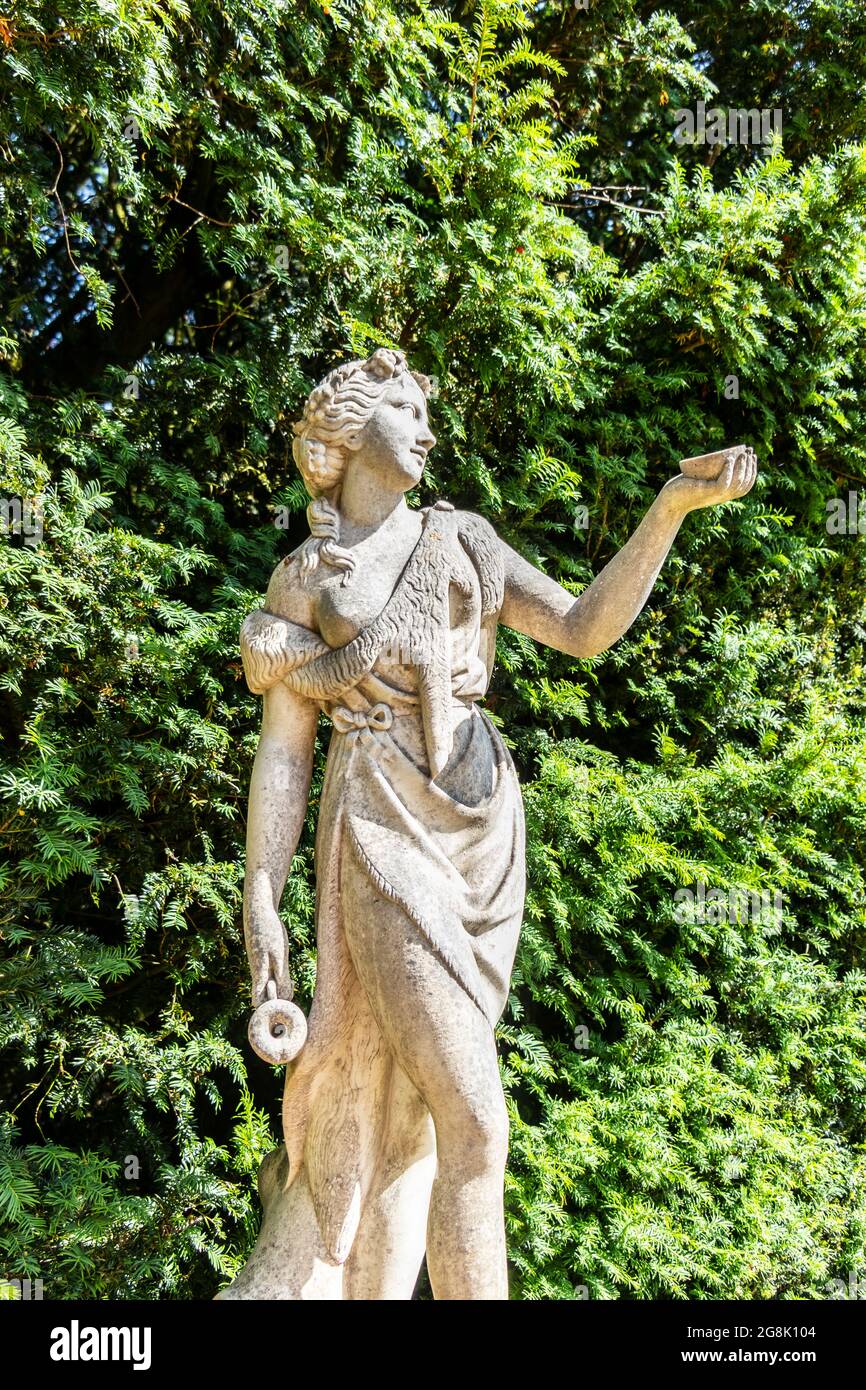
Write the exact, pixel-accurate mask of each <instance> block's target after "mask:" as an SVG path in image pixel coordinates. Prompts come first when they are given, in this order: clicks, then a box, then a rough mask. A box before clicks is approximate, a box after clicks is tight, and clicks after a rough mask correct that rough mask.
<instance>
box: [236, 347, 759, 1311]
mask: <svg viewBox="0 0 866 1390" xmlns="http://www.w3.org/2000/svg"><path fill="white" fill-rule="evenodd" d="M429 392H430V382H429V380H428V379H427V378H426V377H424V376H422V375H421V374H419V373H417V372H413V371H410V369H409V367H408V365H407V362H406V359H405V357H404V355H403V353H401V352H396V351H391V350H389V349H385V348H380V349H378V350H377V351H376V352H374V353H373V354H372V355H371V356H370V357H369V358H368V359H367V360H366V361H355V362H349V363H346V364H345V365H343V366H339V367H336V368H335V369H334V370H333V371H331V372H329V373H328V375H327V376H326V377H325V378H324V380H323V381H322V382H321V383H320V384H319V385H318V386H317V387H316V389H315V390H314V391H313V392H312V394H311V395H310V397H309V399H308V400H307V403H306V407H305V409H304V414H303V418H302V419H301V420H300V421H299V422H298V423H297V424H296V425H295V426H294V431H295V440H294V445H293V451H294V456H295V461H296V463H297V464H298V467H299V468H300V471H301V473H302V475H303V478H304V482H305V483H306V486H307V488H308V490H309V492H310V494H311V496H312V498H313V500H312V502H311V504H310V506H309V509H308V513H307V515H308V518H309V523H310V531H311V535H310V537H309V538H308V539H307V540H306V541H305V542H304V543H303V544H302V545H301V546H300V547H299V548H298V549H297V550H296V551H295V552H294V553H293V554H292V555H290V556H288V558H287V559H286V560H284V561H283V562H282V563H281V564H280V565H278V566H277V568H276V570H275V571H274V574H273V577H272V579H271V583H270V587H269V589H268V593H267V598H266V601H265V607H264V609H263V610H261V611H257V612H255V613H252V614H251V615H250V616H249V617H248V618H247V620H246V621H245V623H244V625H243V629H242V633H241V645H242V652H243V660H244V668H245V671H246V675H247V680H248V683H249V685H250V688H251V689H252V690H253V691H255V692H256V693H258V694H262V695H263V697H264V718H263V724H262V731H261V738H260V741H259V746H258V752H257V755H256V760H255V766H254V769H253V774H252V782H251V787H250V802H249V821H248V838H247V873H246V887H245V898H244V925H245V935H246V943H247V951H248V955H249V962H250V968H251V972H252V981H253V987H252V993H253V1003H254V1004H255V1005H258V1006H259V1009H258V1010H257V1015H256V1016H254V1021H253V1025H252V1027H251V1038H252V1040H253V1042H254V1045H255V1046H256V1047H257V1050H259V1051H261V1052H262V1055H263V1056H267V1057H269V1058H270V1059H271V1060H274V1061H283V1062H287V1063H288V1072H287V1079H286V1086H285V1096H284V1102H283V1129H284V1137H285V1143H284V1145H283V1146H282V1147H281V1148H280V1149H278V1150H276V1151H275V1152H274V1153H272V1154H269V1155H268V1157H267V1158H266V1159H265V1161H264V1163H263V1164H262V1168H261V1172H260V1175H259V1190H260V1194H261V1197H262V1202H263V1206H264V1221H263V1226H262V1230H261V1234H260V1236H259V1240H258V1244H257V1245H256V1247H255V1250H254V1251H253V1253H252V1255H251V1257H250V1259H249V1261H248V1262H247V1264H246V1265H245V1267H244V1268H243V1270H242V1271H241V1273H240V1274H239V1275H238V1277H237V1278H236V1279H235V1281H234V1283H232V1284H231V1285H230V1286H229V1287H228V1288H227V1289H225V1290H223V1291H222V1292H221V1293H220V1294H218V1295H217V1297H218V1298H221V1299H277V1298H289V1299H363V1298H366V1299H408V1298H410V1297H411V1296H412V1293H413V1290H414V1286H415V1283H416V1280H417V1277H418V1273H419V1269H420V1266H421V1262H422V1260H423V1258H424V1256H425V1254H426V1258H427V1268H428V1273H429V1278H430V1283H431V1286H432V1289H433V1293H434V1295H435V1297H436V1298H437V1299H440V1298H442V1299H505V1298H507V1297H508V1281H507V1271H506V1255H505V1231H504V1221H503V1173H504V1168H505V1161H506V1153H507V1147H508V1121H507V1115H506V1108H505V1101H504V1097H503V1092H502V1085H501V1082H500V1077H499V1068H498V1062H497V1053H496V1044H495V1040H494V1027H495V1025H496V1022H497V1020H498V1019H499V1017H500V1015H501V1013H502V1011H503V1009H504V1007H505V1004H506V1000H507V995H508V987H509V979H510V975H511V968H512V964H513V960H514V955H515V950H516V947H517V938H518V932H519V929H520V920H521V913H522V908H523V895H524V823H523V810H522V803H521V797H520V788H519V786H518V781H517V776H516V774H515V770H514V766H513V764H512V761H511V757H510V755H509V753H508V750H507V749H506V747H505V744H504V743H503V741H502V739H501V737H500V735H499V733H498V732H497V730H496V728H495V727H494V725H493V724H492V723H491V721H490V719H489V718H488V717H487V715H486V714H485V713H484V711H483V710H482V709H481V708H480V706H479V704H478V701H480V700H481V699H482V697H483V696H484V693H485V691H486V689H487V684H488V681H489V679H490V672H491V668H492V664H493V658H494V650H495V641H496V628H497V624H498V623H504V624H505V625H506V626H507V627H511V628H515V629H516V630H517V631H518V632H521V633H525V634H526V635H527V636H529V637H532V638H534V639H535V640H536V641H538V642H544V643H546V644H547V645H548V646H550V647H553V648H555V649H556V650H557V651H561V652H566V653H568V654H569V655H571V656H574V657H590V656H595V655H597V654H598V653H599V652H604V651H606V650H607V648H608V647H610V646H611V645H612V644H613V643H614V642H616V641H617V639H618V638H619V637H621V636H622V634H623V633H624V632H625V631H626V630H627V629H628V628H629V626H630V625H631V623H632V622H633V621H634V619H635V618H636V617H637V615H638V614H639V613H640V611H641V609H642V608H643V605H644V603H645V602H646V600H647V598H648V596H649V594H650V591H651V590H652V587H653V584H654V582H655V579H656V576H657V575H658V572H659V570H660V568H661V565H662V563H663V562H664V559H665V556H666V555H667V553H668V550H669V548H670V546H671V543H672V541H673V539H674V537H675V536H676V534H677V531H678V529H679V526H680V523H681V522H682V520H683V518H684V517H685V515H686V513H687V512H689V511H692V510H694V509H696V508H698V507H706V506H711V505H713V504H715V503H719V502H726V501H729V500H730V499H732V498H736V497H741V496H743V494H744V493H746V492H748V491H749V489H750V488H751V487H752V484H753V483H754V480H755V474H756V462H755V457H754V454H753V453H752V451H751V450H750V449H746V448H741V447H737V448H735V449H729V450H724V451H722V452H721V453H719V454H715V455H706V456H703V457H701V458H698V459H694V460H686V461H685V462H684V463H683V465H681V468H682V471H681V473H680V475H679V476H677V477H675V478H673V479H672V480H671V481H670V482H668V483H667V484H666V485H665V486H664V487H663V488H662V490H661V492H660V493H659V496H658V497H657V498H656V500H655V501H654V502H653V504H652V506H651V507H650V509H649V511H648V512H647V514H646V516H645V517H644V518H643V520H642V521H641V523H640V525H639V526H638V527H637V530H636V531H635V533H634V535H633V536H632V537H631V538H630V540H629V541H628V543H627V544H626V545H625V546H624V547H623V549H622V550H621V551H620V552H619V553H618V554H617V555H615V556H614V558H613V559H612V560H611V561H610V563H609V564H608V565H607V566H606V567H605V568H604V570H603V571H602V572H601V574H600V575H599V576H598V577H597V578H596V579H595V580H594V581H593V583H592V584H591V585H590V586H589V588H588V589H586V591H585V592H584V593H583V594H581V596H580V597H579V598H575V597H574V595H573V594H570V593H568V592H567V591H566V590H565V589H563V588H562V587H561V586H560V585H559V584H557V583H556V581H555V580H553V579H551V578H549V577H548V576H547V575H545V574H543V573H542V572H541V571H540V570H537V569H535V568H534V567H533V566H532V565H531V564H529V563H528V562H527V561H526V560H525V559H523V558H522V557H521V556H520V555H519V554H517V552H516V551H514V550H512V549H511V548H510V547H509V546H507V545H505V544H504V542H502V541H501V540H500V539H499V537H498V536H497V535H496V532H495V531H494V529H493V527H492V526H491V525H490V523H489V522H488V521H486V520H484V519H483V518H482V517H481V516H477V515H474V514H473V513H471V512H461V511H456V510H455V509H454V507H453V506H452V505H451V504H450V503H449V502H446V501H439V502H435V503H434V504H433V506H430V507H424V508H422V509H421V510H411V509H410V508H409V507H408V506H407V504H406V500H405V493H406V492H408V491H409V490H410V489H412V488H414V487H417V485H418V483H419V482H420V480H421V476H422V474H423V471H424V462H425V459H426V456H427V454H428V452H429V451H430V449H432V447H433V445H434V443H435V439H434V437H433V434H432V432H431V429H430V425H429V422H428V416H427V397H428V395H429ZM320 713H324V714H325V715H326V716H327V718H328V719H329V720H330V721H331V724H332V726H333V728H332V733H331V741H330V746H329V751H328V760H327V769H326V776H325V783H324V788H323V791H322V797H321V804H320V807H319V818H318V829H317V837H316V873H317V906H316V927H317V943H318V959H317V979H316V990H315V997H314V999H313V1003H312V1008H311V1010H310V1017H309V1027H308V1034H307V1037H306V1041H305V1042H304V1045H303V1046H302V1047H301V1049H300V1051H299V1052H298V1047H299V1045H300V1043H301V1042H303V1034H304V1020H303V1015H301V1014H300V1013H299V1011H298V1010H296V1009H295V1007H294V1005H292V1004H290V1003H289V1002H288V1001H290V1000H291V996H292V981H291V978H290V974H289V946H288V939H287V934H286V930H285V928H284V926H283V924H282V922H281V920H280V917H279V915H278V909H279V905H280V899H281V895H282V892H283V888H284V885H285V882H286V878H287V876H288V872H289V867H290V864H291V860H292V855H293V854H294V851H295V847H296V844H297V841H298V836H299V834H300V831H301V827H302V825H303V821H304V817H305V814H306V809H307V799H308V791H309V785H310V776H311V769H312V763H313V745H314V738H315V732H316V725H317V721H318V718H319V715H320ZM291 1058H294V1060H290V1059H291Z"/></svg>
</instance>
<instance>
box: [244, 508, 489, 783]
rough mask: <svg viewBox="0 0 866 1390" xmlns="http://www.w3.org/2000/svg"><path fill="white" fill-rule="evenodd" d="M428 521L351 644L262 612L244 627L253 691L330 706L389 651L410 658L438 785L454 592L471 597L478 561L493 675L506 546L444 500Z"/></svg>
mask: <svg viewBox="0 0 866 1390" xmlns="http://www.w3.org/2000/svg"><path fill="white" fill-rule="evenodd" d="M423 516H424V526H423V530H422V532H421V536H420V538H419V540H418V542H417V544H416V546H415V548H414V550H413V551H412V554H411V555H410V557H409V559H408V561H407V563H406V566H405V568H404V570H403V573H402V574H401V576H400V578H399V580H398V581H397V584H396V586H395V588H394V591H393V593H392V595H391V597H390V598H389V600H388V602H387V603H386V604H385V607H384V608H383V609H382V611H381V612H380V613H379V615H378V616H377V617H376V618H374V619H373V621H372V622H371V623H369V624H368V625H367V627H365V628H364V629H363V630H362V631H361V632H359V633H358V635H357V637H355V638H354V639H353V640H352V641H351V642H348V643H347V644H346V645H345V646H343V647H338V648H335V649H332V648H330V647H329V646H328V645H327V643H326V642H324V641H323V640H322V638H321V637H319V636H318V635H317V634H316V633H314V632H312V631H311V630H310V629H308V628H304V627H302V626H300V625H299V624H297V623H292V622H290V621H289V620H288V619H285V618H281V617H279V616H278V615H276V614H273V613H268V612H266V611H264V610H257V611H256V612H254V613H251V614H250V616H249V617H248V618H247V619H246V620H245V622H244V624H243V626H242V628H241V654H242V657H243V663H244V671H245V673H246V677H247V683H248V685H249V687H250V689H251V690H252V691H253V692H254V693H256V694H260V693H262V692H264V691H265V690H267V689H269V688H270V687H271V686H272V685H275V684H276V683H277V681H279V680H283V681H285V683H286V684H287V685H288V686H289V687H290V688H291V689H293V690H296V691H297V692H298V693H299V694H301V695H304V696H306V697H307V698H308V699H311V700H315V701H317V702H320V703H329V702H331V701H335V700H339V699H341V698H342V697H343V696H345V694H346V693H347V692H348V691H349V690H351V689H352V688H353V687H354V686H356V685H357V684H358V682H359V681H361V680H363V678H364V677H365V676H366V675H368V674H369V673H370V671H371V670H372V669H373V666H374V665H375V663H376V661H377V659H378V658H379V656H380V654H381V653H382V651H383V650H385V649H386V648H387V649H391V650H394V649H399V650H401V651H403V652H405V653H407V654H408V660H409V664H411V665H412V666H414V667H415V669H416V671H417V675H418V689H419V697H420V705H421V718H422V722H423V726H424V735H425V742H426V745H427V754H428V761H429V764H430V776H431V777H432V778H435V777H436V776H438V774H439V772H441V770H442V768H443V767H444V766H445V764H446V763H447V761H448V758H449V756H450V754H451V748H452V737H453V735H452V728H451V720H450V717H449V710H450V705H451V652H450V605H449V593H450V588H451V585H452V584H453V585H456V586H457V588H458V589H459V590H461V591H462V592H463V593H467V592H468V591H469V588H470V585H471V576H470V575H469V574H468V572H467V564H468V563H471V564H472V566H473V567H474V569H475V572H476V574H477V577H478V582H479V586H480V594H481V625H482V629H483V632H484V636H485V639H486V653H485V656H486V662H487V667H488V673H489V671H490V668H491V666H492V659H493V649H494V645H495V629H496V621H497V618H498V614H499V611H500V609H501V607H502V602H503V598H504V588H505V571H504V563H503V558H502V551H501V547H500V544H499V539H498V537H497V535H496V532H495V531H494V530H493V527H492V526H491V525H490V523H489V522H488V521H486V520H485V519H484V518H483V517H481V516H478V515H476V514H475V513H473V512H456V511H455V510H454V509H453V508H452V507H451V506H450V504H449V503H443V502H438V503H436V504H435V505H434V506H433V507H429V508H425V510H424V514H423Z"/></svg>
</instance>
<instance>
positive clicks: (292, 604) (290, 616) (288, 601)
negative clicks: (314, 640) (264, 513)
mask: <svg viewBox="0 0 866 1390" xmlns="http://www.w3.org/2000/svg"><path fill="white" fill-rule="evenodd" d="M302 550H303V546H302V545H299V546H298V548H297V549H296V550H293V551H292V553H291V555H287V556H286V557H285V559H284V560H281V561H280V563H279V564H278V565H277V567H276V569H275V570H274V572H273V574H272V575H271V580H270V583H269V584H268V592H267V595H266V597H265V608H266V609H267V610H268V612H269V613H276V614H277V615H278V616H279V617H280V618H285V619H286V620H287V621H288V622H290V623H299V624H300V625H301V627H308V628H314V627H315V608H314V599H313V594H312V592H311V588H310V585H309V583H308V582H307V576H306V575H305V574H304V571H303V569H302V566H301V552H302Z"/></svg>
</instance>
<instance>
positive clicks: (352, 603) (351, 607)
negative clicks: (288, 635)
mask: <svg viewBox="0 0 866 1390" xmlns="http://www.w3.org/2000/svg"><path fill="white" fill-rule="evenodd" d="M401 568H402V566H401V567H396V566H390V565H389V566H383V568H381V569H379V570H374V569H372V568H371V567H370V566H364V567H363V568H361V567H360V566H359V567H358V568H356V570H355V571H354V573H353V574H352V575H350V577H349V579H348V581H347V582H346V583H345V584H343V582H342V574H341V573H340V572H339V571H338V572H337V573H336V574H333V575H332V574H329V575H328V576H327V577H324V576H323V578H322V581H321V583H320V585H319V591H318V595H317V602H316V612H317V619H318V628H319V632H320V633H321V634H322V636H323V637H324V639H325V641H326V642H327V644H328V646H329V647H344V646H345V645H346V643H347V642H351V641H352V640H353V639H354V638H355V637H357V635H358V633H359V632H361V631H363V629H364V628H365V627H368V626H369V624H370V623H371V622H372V621H373V619H374V618H376V617H378V615H379V614H380V613H381V611H382V609H383V608H384V607H385V604H386V603H387V602H388V599H389V598H390V597H391V594H392V593H393V592H394V586H395V584H396V583H397V580H398V579H399V577H400V570H401Z"/></svg>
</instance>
